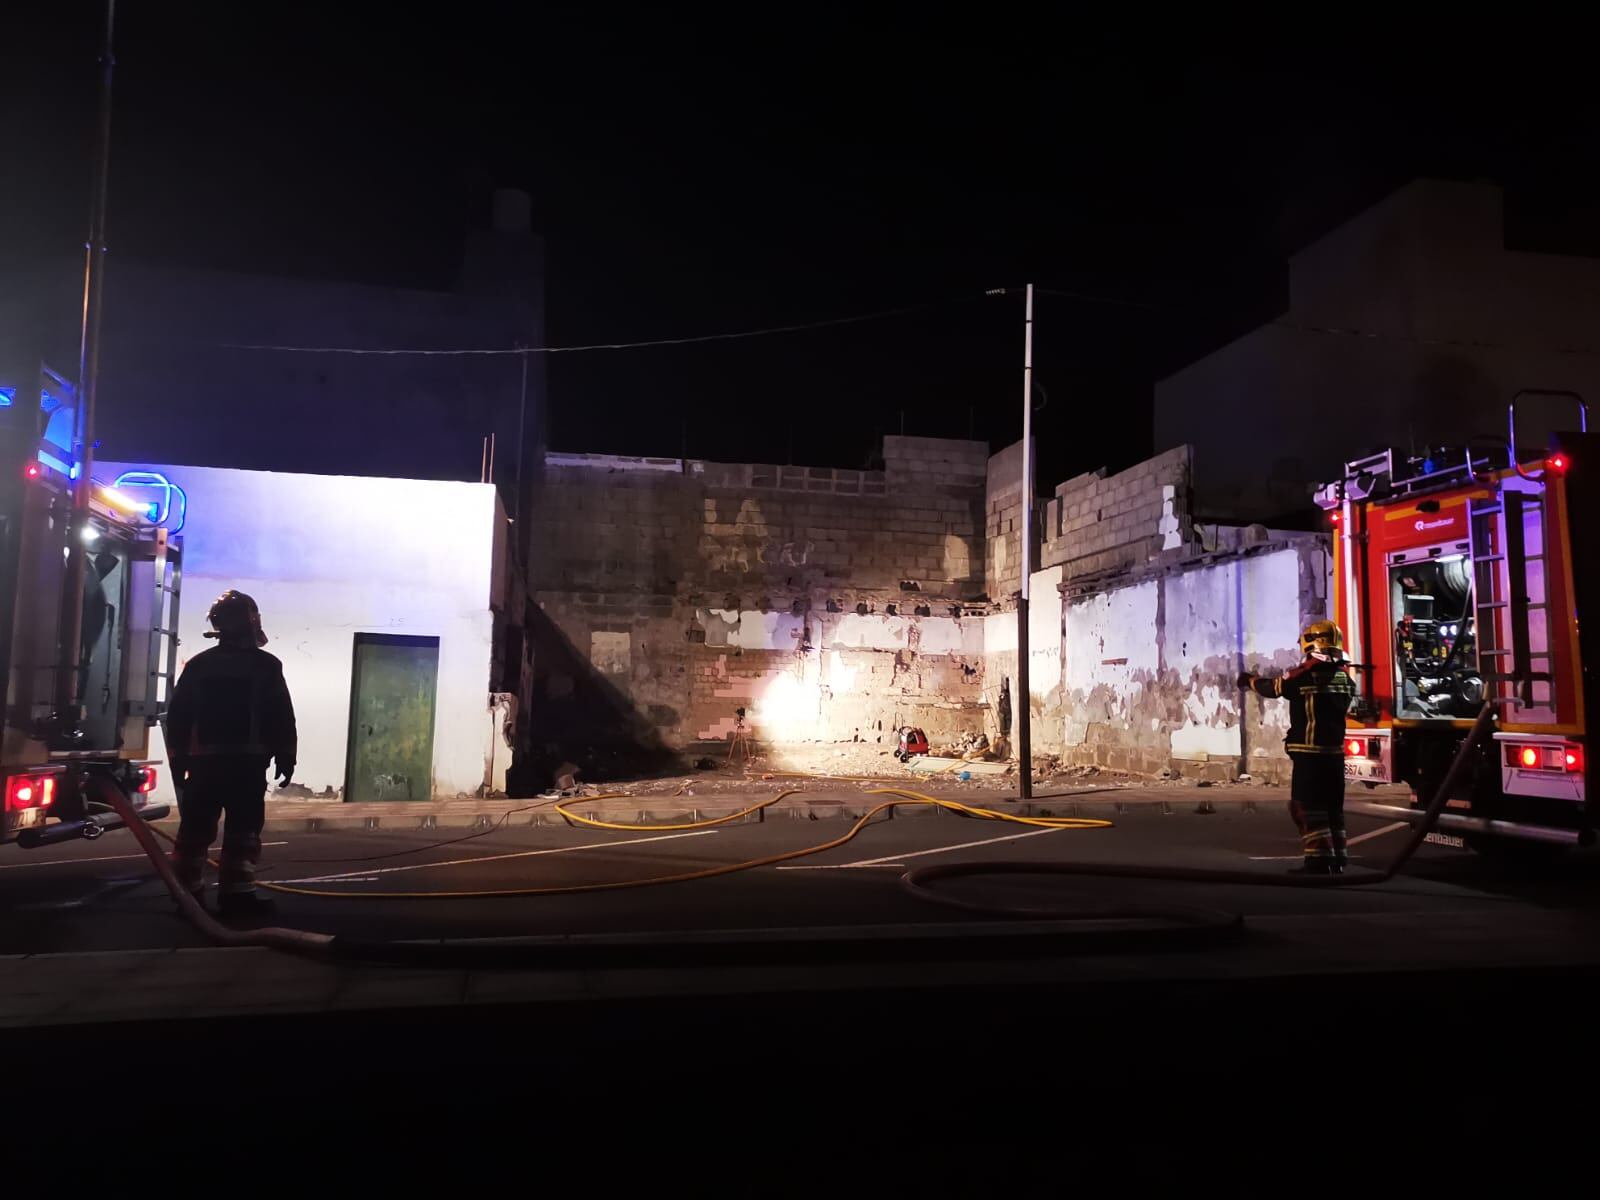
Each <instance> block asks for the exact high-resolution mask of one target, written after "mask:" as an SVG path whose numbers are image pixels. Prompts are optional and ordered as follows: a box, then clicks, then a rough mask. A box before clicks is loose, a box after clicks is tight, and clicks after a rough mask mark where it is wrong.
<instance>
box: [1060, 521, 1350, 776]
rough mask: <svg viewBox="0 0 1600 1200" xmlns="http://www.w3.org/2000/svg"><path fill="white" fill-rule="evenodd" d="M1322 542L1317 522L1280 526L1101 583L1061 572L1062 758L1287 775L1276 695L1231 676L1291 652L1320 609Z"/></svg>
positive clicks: (1287, 659)
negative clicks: (1293, 529)
mask: <svg viewBox="0 0 1600 1200" xmlns="http://www.w3.org/2000/svg"><path fill="white" fill-rule="evenodd" d="M1327 555H1328V545H1327V539H1326V538H1325V537H1324V536H1322V535H1320V534H1277V535H1275V536H1274V540H1272V541H1269V542H1267V543H1265V544H1262V545H1259V546H1254V547H1251V548H1249V549H1246V550H1242V551H1235V552H1231V553H1229V554H1226V555H1214V556H1207V557H1203V558H1200V559H1197V560H1191V561H1187V562H1179V563H1165V564H1160V565H1155V566H1151V567H1148V568H1146V569H1145V570H1144V571H1143V572H1133V573H1129V575H1127V576H1126V577H1124V578H1122V579H1120V580H1118V581H1117V582H1116V583H1114V584H1111V585H1107V586H1101V587H1095V586H1094V585H1084V586H1082V587H1080V588H1076V589H1075V588H1074V586H1073V585H1072V584H1071V583H1070V582H1068V583H1065V584H1063V588H1062V596H1063V605H1064V617H1063V619H1064V625H1065V663H1064V670H1063V681H1062V693H1063V715H1064V726H1063V731H1062V743H1063V751H1062V753H1063V756H1064V758H1065V759H1066V761H1068V762H1072V763H1078V764H1095V765H1100V766H1105V767H1110V768H1113V769H1118V770H1128V771H1135V772H1139V773H1142V774H1157V773H1159V772H1160V771H1161V770H1163V769H1171V770H1174V771H1176V772H1178V773H1179V774H1183V775H1188V776H1196V777H1200V778H1210V779H1230V778H1233V777H1234V776H1235V775H1237V774H1239V773H1241V772H1248V773H1250V774H1252V775H1254V776H1256V777H1257V778H1265V779H1270V780H1282V779H1286V778H1287V773H1288V759H1287V756H1286V755H1285V754H1284V751H1283V735H1284V731H1285V729H1286V728H1287V721H1288V714H1287V712H1286V711H1285V709H1284V705H1283V704H1282V703H1281V702H1277V701H1268V700H1262V699H1260V698H1259V697H1256V696H1254V695H1253V694H1247V693H1243V692H1241V691H1240V690H1239V689H1238V688H1236V687H1235V686H1234V680H1235V677H1236V676H1237V675H1238V673H1239V672H1240V671H1241V670H1251V671H1258V672H1262V673H1266V674H1271V673H1273V672H1277V671H1282V670H1286V669H1288V668H1289V667H1292V666H1294V665H1295V664H1296V663H1298V662H1299V661H1300V653H1299V649H1298V636H1299V632H1300V630H1301V628H1303V626H1304V625H1305V623H1306V622H1308V621H1310V620H1312V619H1315V618H1317V617H1320V616H1322V615H1324V614H1325V612H1326V608H1327V602H1328V597H1327Z"/></svg>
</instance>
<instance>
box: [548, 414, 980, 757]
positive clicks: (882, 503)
mask: <svg viewBox="0 0 1600 1200" xmlns="http://www.w3.org/2000/svg"><path fill="white" fill-rule="evenodd" d="M890 443H891V444H890V445H889V446H887V447H886V450H885V455H884V461H885V469H884V470H883V471H881V472H878V471H853V470H842V469H836V468H816V467H792V466H773V465H765V464H751V463H710V462H699V461H693V460H690V461H683V460H677V459H648V458H644V459H629V458H623V457H617V456H602V455H574V454H551V455H548V456H547V457H546V460H545V470H544V473H543V478H542V480H541V482H540V484H539V486H538V488H537V489H536V492H535V495H534V500H533V505H532V508H531V519H532V522H533V523H534V525H535V528H534V530H532V531H531V535H530V536H531V541H532V544H533V553H532V555H531V574H532V577H533V593H534V599H535V603H536V606H537V609H538V613H539V622H538V624H539V625H540V629H539V631H538V636H537V637H536V638H535V644H534V660H535V667H534V670H535V697H534V701H533V704H532V706H531V712H530V725H531V726H532V728H533V741H534V743H535V744H536V745H538V744H540V743H541V740H542V742H543V746H544V751H545V753H546V754H547V756H549V757H555V756H557V755H560V756H563V757H577V751H578V750H579V749H581V746H580V743H585V744H589V745H590V746H591V747H596V746H602V745H603V746H605V747H606V752H607V753H613V752H614V753H624V752H626V753H629V754H633V755H641V754H642V755H643V756H644V757H646V758H648V757H652V756H656V755H670V754H672V753H674V752H676V751H678V750H681V749H683V748H685V747H688V746H692V745H694V744H696V743H699V742H705V741H712V740H716V739H718V738H721V737H725V736H726V732H727V731H726V730H724V729H723V728H722V726H723V725H724V724H726V723H728V722H731V721H732V720H733V710H734V709H735V708H737V707H739V705H740V703H741V702H744V701H748V703H745V704H744V706H745V707H746V708H747V709H748V710H749V712H750V722H751V729H752V733H754V734H755V735H756V736H758V737H760V738H762V739H777V740H780V741H781V740H799V741H811V740H831V739H839V740H845V741H849V740H853V739H858V738H861V739H865V738H867V737H868V736H869V735H870V736H871V737H873V738H876V737H877V736H878V735H879V734H880V733H882V732H883V728H885V727H886V728H887V729H888V732H889V735H890V736H891V738H892V734H893V731H894V728H895V724H894V723H895V722H906V721H911V722H913V723H917V724H922V725H923V726H924V728H928V729H929V732H930V733H934V732H935V730H940V729H943V730H947V731H949V732H951V733H952V734H953V733H954V732H959V731H960V730H961V729H964V728H981V727H982V722H981V713H980V712H978V711H977V710H978V708H979V707H980V706H981V678H982V648H981V641H980V642H977V643H970V644H968V643H963V642H962V640H961V637H960V636H957V634H955V633H952V630H959V629H960V627H961V625H962V622H963V621H964V620H966V619H967V618H968V616H969V615H970V616H971V617H972V618H974V619H975V618H978V617H981V615H982V613H983V612H984V611H985V609H984V605H983V603H982V595H983V591H984V565H983V561H984V560H983V540H984V536H983V527H982V519H983V501H984V480H985V476H986V465H987V464H986V458H985V453H984V451H985V449H986V448H985V447H984V446H983V445H982V444H981V443H969V442H945V441H942V440H941V439H935V438H892V439H890ZM713 614H721V615H713ZM728 614H733V616H732V617H729V616H728ZM730 621H732V622H733V624H734V625H736V626H737V627H738V628H739V629H740V630H741V631H742V632H741V633H740V634H739V635H738V636H736V637H735V638H734V641H733V642H732V643H730V642H729V640H728V634H727V632H726V628H725V626H727V624H728V623H729V622H730ZM860 621H868V622H870V621H882V622H887V625H886V626H885V628H886V629H888V630H889V632H886V633H885V632H881V631H880V633H878V634H874V635H873V636H870V637H867V636H864V635H860V631H859V630H857V631H856V632H855V633H851V634H848V635H847V634H839V635H838V636H840V637H843V638H844V641H843V642H842V643H840V644H838V645H834V644H830V643H829V642H828V641H827V639H828V638H830V637H833V636H834V634H833V633H831V632H829V631H830V630H837V629H842V628H845V627H846V626H848V625H849V623H850V622H860ZM756 631H761V633H760V636H757V633H756ZM930 726H931V728H929V727H930Z"/></svg>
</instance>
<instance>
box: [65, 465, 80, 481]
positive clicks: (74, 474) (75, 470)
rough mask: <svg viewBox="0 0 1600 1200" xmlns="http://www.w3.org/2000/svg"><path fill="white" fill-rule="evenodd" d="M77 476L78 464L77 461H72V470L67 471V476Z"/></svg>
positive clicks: (72, 477) (74, 477)
mask: <svg viewBox="0 0 1600 1200" xmlns="http://www.w3.org/2000/svg"><path fill="white" fill-rule="evenodd" d="M77 477H78V464H77V463H73V464H72V470H70V471H68V472H67V478H68V479H76V478H77Z"/></svg>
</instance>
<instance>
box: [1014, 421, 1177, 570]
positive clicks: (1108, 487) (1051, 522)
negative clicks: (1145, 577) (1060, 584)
mask: <svg viewBox="0 0 1600 1200" xmlns="http://www.w3.org/2000/svg"><path fill="white" fill-rule="evenodd" d="M1193 453H1194V452H1193V450H1192V449H1191V448H1190V447H1188V446H1178V447H1176V448H1175V449H1172V450H1168V451H1167V452H1166V453H1164V454H1158V455H1157V456H1156V457H1155V458H1151V459H1147V460H1146V461H1144V462H1142V463H1139V464H1138V465H1137V466H1134V467H1129V468H1128V469H1127V470H1126V471H1122V472H1120V473H1118V474H1116V475H1106V474H1105V472H1104V470H1100V471H1095V472H1091V473H1088V474H1084V475H1079V476H1077V477H1076V478H1074V479H1069V480H1067V482H1065V483H1063V484H1061V485H1060V486H1059V487H1057V488H1056V494H1055V497H1054V498H1053V499H1051V500H1049V501H1048V502H1046V504H1045V505H1044V506H1043V507H1044V514H1043V522H1042V523H1043V549H1042V563H1041V565H1042V566H1046V567H1053V566H1057V565H1059V566H1060V567H1061V568H1062V573H1063V576H1064V577H1065V578H1066V579H1073V578H1078V577H1081V576H1088V575H1099V574H1103V573H1106V572H1110V571H1121V570H1126V569H1127V568H1129V567H1135V566H1138V565H1139V564H1141V563H1145V562H1149V561H1152V560H1155V559H1158V558H1160V556H1161V555H1162V554H1163V553H1172V552H1184V551H1186V550H1187V548H1189V547H1190V546H1191V545H1192V543H1193V541H1194V537H1193V529H1192V524H1191V521H1190V508H1189V495H1190V479H1191V477H1192V474H1193Z"/></svg>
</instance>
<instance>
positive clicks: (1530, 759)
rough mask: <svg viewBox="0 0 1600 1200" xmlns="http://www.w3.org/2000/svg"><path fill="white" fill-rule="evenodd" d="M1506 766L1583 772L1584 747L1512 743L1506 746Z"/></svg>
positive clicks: (1529, 769)
mask: <svg viewBox="0 0 1600 1200" xmlns="http://www.w3.org/2000/svg"><path fill="white" fill-rule="evenodd" d="M1506 766H1508V767H1520V768H1522V769H1523V770H1524V771H1568V772H1571V773H1572V774H1582V773H1583V747H1582V746H1575V745H1572V744H1571V743H1568V744H1566V745H1562V746H1549V745H1540V746H1530V745H1511V746H1507V747H1506Z"/></svg>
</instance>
